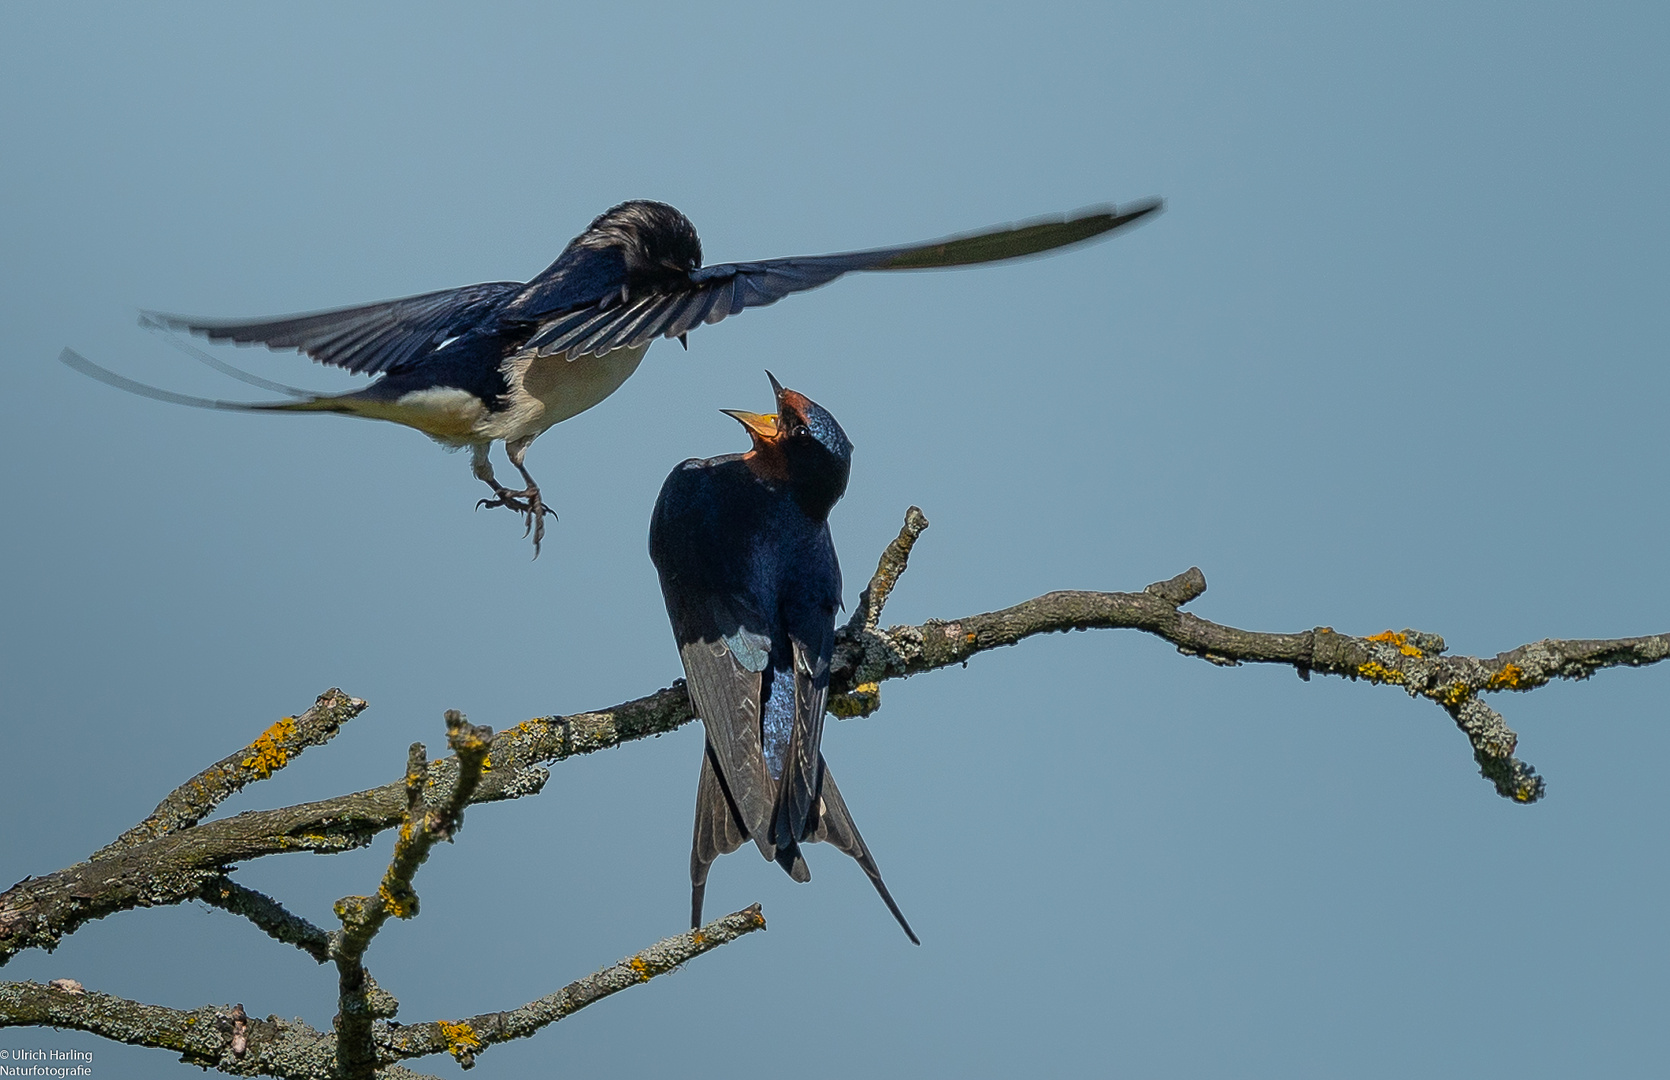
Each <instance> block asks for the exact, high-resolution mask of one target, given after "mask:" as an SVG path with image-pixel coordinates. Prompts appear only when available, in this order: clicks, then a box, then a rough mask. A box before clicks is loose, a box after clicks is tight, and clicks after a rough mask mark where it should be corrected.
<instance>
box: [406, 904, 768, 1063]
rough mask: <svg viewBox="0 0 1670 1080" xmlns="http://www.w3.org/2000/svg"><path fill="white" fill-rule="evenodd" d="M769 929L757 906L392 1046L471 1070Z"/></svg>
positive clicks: (412, 1031)
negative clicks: (487, 1055)
mask: <svg viewBox="0 0 1670 1080" xmlns="http://www.w3.org/2000/svg"><path fill="white" fill-rule="evenodd" d="M764 929H765V916H764V915H762V914H760V906H759V905H758V904H754V905H753V906H751V907H747V908H744V909H743V910H741V911H738V912H735V913H733V914H730V915H726V916H724V917H723V918H720V919H715V920H713V921H712V922H710V923H708V924H707V925H706V926H703V927H702V928H701V929H700V930H691V931H689V932H688V933H683V934H679V935H678V936H677V937H670V938H667V939H665V940H663V941H659V942H656V943H655V944H654V945H651V946H650V947H649V948H647V949H645V950H643V951H642V952H639V953H635V954H634V955H632V956H629V957H627V958H626V959H624V960H622V961H620V962H619V963H616V964H613V965H611V966H609V967H606V968H604V969H603V970H601V971H598V972H595V973H593V974H591V975H588V976H586V977H585V978H583V979H580V980H578V981H576V982H571V983H569V984H568V985H567V986H565V987H563V988H562V989H561V990H558V991H557V992H556V993H554V994H550V995H548V996H546V997H542V998H540V999H539V1000H538V1001H530V1002H529V1003H528V1004H526V1005H523V1006H522V1007H521V1008H519V1009H510V1010H508V1011H505V1012H496V1013H483V1014H482V1015H480V1016H472V1017H470V1018H469V1019H467V1020H460V1021H458V1022H457V1023H451V1024H449V1023H447V1022H445V1021H436V1022H435V1023H432V1024H412V1025H410V1026H406V1027H401V1028H398V1029H394V1030H393V1031H392V1032H391V1033H390V1035H391V1037H390V1039H389V1042H388V1044H387V1046H388V1050H389V1052H390V1053H391V1054H392V1055H393V1056H394V1057H395V1058H397V1059H403V1058H409V1057H420V1056H422V1055H424V1054H435V1053H439V1052H441V1051H443V1050H445V1051H447V1052H449V1053H451V1054H452V1056H453V1057H455V1058H457V1059H458V1061H459V1063H460V1064H462V1065H463V1066H464V1067H465V1068H466V1069H467V1068H469V1067H470V1066H471V1065H473V1064H474V1063H475V1055H476V1054H478V1053H480V1052H481V1051H482V1050H483V1049H485V1048H486V1047H488V1046H492V1045H493V1044H495V1043H502V1042H509V1041H510V1040H512V1039H523V1038H526V1037H528V1036H529V1035H532V1034H534V1033H535V1032H537V1031H539V1030H540V1029H541V1028H543V1027H546V1026H548V1025H550V1024H554V1023H556V1022H557V1021H558V1020H561V1019H562V1018H563V1017H565V1016H572V1015H573V1014H574V1013H576V1012H578V1011H580V1010H581V1009H583V1008H585V1007H586V1006H587V1005H590V1004H591V1003H592V1002H594V1001H601V1000H603V999H604V998H606V997H608V996H609V995H610V994H615V993H619V992H620V991H622V990H625V989H626V988H627V987H629V986H635V985H637V984H638V983H644V982H649V980H651V979H653V978H655V976H657V975H663V974H665V973H667V972H669V971H672V970H673V969H674V968H677V967H678V966H679V965H681V964H684V963H686V962H687V961H689V960H692V959H694V958H696V957H698V956H700V955H702V954H703V953H705V952H708V951H710V950H712V949H717V948H718V947H719V946H721V945H725V944H728V943H730V942H732V941H735V940H736V939H737V938H739V937H741V936H742V935H744V934H751V933H753V932H754V931H755V930H764Z"/></svg>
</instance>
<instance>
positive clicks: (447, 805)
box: [330, 709, 493, 1080]
mask: <svg viewBox="0 0 1670 1080" xmlns="http://www.w3.org/2000/svg"><path fill="white" fill-rule="evenodd" d="M446 741H447V745H448V746H450V747H451V748H452V752H453V753H454V754H455V755H457V761H458V768H457V770H456V772H457V774H458V775H457V779H456V780H455V781H454V783H453V785H452V791H451V793H450V794H449V795H448V796H447V798H446V800H445V802H444V803H443V804H442V805H441V807H440V808H439V809H431V808H430V807H429V806H428V805H427V803H426V802H425V795H426V794H427V789H428V786H429V758H428V756H427V754H426V752H425V751H424V748H423V744H422V743H413V744H412V746H411V749H410V751H409V752H408V753H407V755H406V815H405V818H404V819H403V820H402V821H401V823H400V837H399V839H397V840H396V841H395V842H394V854H393V856H391V857H390V859H389V865H388V869H387V870H386V871H384V872H383V882H382V884H381V885H379V886H378V888H377V895H376V896H374V897H373V896H345V897H343V898H342V899H340V900H338V901H337V902H336V917H337V918H339V919H341V920H342V932H341V933H340V934H337V935H335V937H334V938H333V939H332V941H331V950H330V952H331V958H332V959H333V960H335V961H336V970H337V984H338V993H337V997H338V1008H339V1010H340V1011H339V1012H338V1013H337V1016H336V1072H337V1075H338V1076H339V1077H341V1078H342V1080H371V1077H372V1076H373V1074H375V1073H376V1071H377V1046H376V1043H375V1041H374V1040H373V1038H372V1030H371V1027H372V1021H373V1020H376V1019H387V1018H390V1017H393V1016H394V1014H395V1012H396V1011H397V1010H398V1009H399V1007H400V1003H399V1002H397V1001H395V1000H394V998H393V996H392V995H390V994H388V993H387V992H386V991H383V990H382V989H381V988H379V987H378V986H377V984H376V981H375V980H373V979H372V978H371V975H370V974H369V973H368V972H367V971H366V970H365V951H366V950H367V949H368V948H370V947H371V939H372V938H374V937H376V936H377V932H378V931H379V930H381V929H382V928H383V924H384V923H386V922H387V921H388V920H389V917H390V916H391V915H392V916H394V917H395V918H400V919H411V918H415V917H416V916H417V913H418V896H417V890H416V889H414V888H413V887H412V879H413V878H414V877H416V876H417V872H418V868H419V867H420V866H422V865H423V864H424V861H425V860H426V859H428V858H429V852H430V850H431V849H432V848H434V846H435V844H436V843H437V842H438V841H441V840H446V841H451V840H452V837H453V835H454V834H455V833H457V832H458V830H459V829H461V828H463V827H464V807H465V806H467V805H469V802H470V796H471V795H473V794H474V793H475V789H476V786H477V784H478V783H479V782H480V780H481V767H482V765H483V764H484V763H485V762H486V760H487V751H488V749H489V748H490V747H491V746H492V744H493V729H492V728H490V727H477V726H476V725H474V724H469V723H466V722H465V720H464V715H463V714H462V713H460V712H459V711H458V710H456V709H449V710H448V711H447V714H446Z"/></svg>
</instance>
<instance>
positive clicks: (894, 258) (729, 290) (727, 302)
mask: <svg viewBox="0 0 1670 1080" xmlns="http://www.w3.org/2000/svg"><path fill="white" fill-rule="evenodd" d="M1160 205H1161V204H1160V201H1159V200H1158V199H1150V200H1147V201H1144V202H1140V203H1133V204H1131V205H1129V206H1126V207H1124V208H1120V207H1115V206H1098V207H1091V208H1089V209H1086V210H1081V211H1078V212H1077V213H1074V214H1071V215H1064V216H1057V217H1052V218H1043V219H1039V220H1035V221H1028V222H1022V223H1021V224H1018V225H1002V226H998V227H997V228H993V229H984V230H982V231H980V232H977V233H969V234H966V235H962V236H952V237H946V238H944V239H941V240H930V241H928V242H926V243H922V244H907V245H904V246H901V247H890V248H874V249H871V250H868V251H849V252H843V253H840V254H836V255H805V256H793V257H790V258H785V259H766V260H764V261H761V262H744V263H719V264H716V265H713V266H705V267H702V268H701V269H698V270H692V271H691V272H690V275H689V281H688V283H687V284H686V283H684V282H682V281H681V282H680V283H679V284H678V285H676V286H673V287H672V288H670V289H669V290H667V291H665V292H663V293H661V294H659V295H661V296H666V297H671V298H673V301H672V302H667V303H661V302H659V301H654V300H650V299H643V300H639V301H637V302H635V303H632V304H627V305H625V306H623V307H617V308H614V309H607V310H598V309H592V308H588V309H587V312H588V315H587V317H586V318H585V319H584V320H583V321H580V322H575V321H574V320H573V317H572V316H570V315H566V314H565V315H563V316H562V317H560V318H558V319H556V320H554V321H552V322H547V323H545V324H543V325H542V326H541V329H540V331H539V333H538V334H537V335H536V336H535V339H534V340H535V341H536V342H538V343H539V345H540V348H541V351H542V352H545V353H547V354H548V353H553V352H563V353H566V354H567V356H568V358H569V359H571V360H572V359H576V358H578V357H581V356H586V355H596V354H601V353H605V352H608V351H610V350H611V349H615V348H619V347H620V346H621V345H623V344H627V343H633V344H641V343H643V342H646V341H649V340H651V339H652V338H656V337H678V336H679V335H680V334H684V333H688V332H689V330H690V329H691V328H692V327H693V326H695V325H696V324H697V322H708V323H716V322H719V321H720V320H721V319H724V318H727V317H729V316H731V315H736V314H738V313H739V312H741V311H743V310H744V309H745V308H751V307H765V306H767V305H769V304H775V303H776V302H777V301H779V300H781V299H783V297H785V296H788V295H790V294H792V293H797V292H804V291H806V290H807V289H815V288H817V287H818V286H820V285H826V284H828V283H829V282H831V281H834V280H835V279H836V278H838V277H840V276H842V275H843V274H847V273H851V272H853V271H858V270H935V269H943V268H948V267H956V266H977V265H979V264H981V263H990V262H1001V261H1003V260H1006V259H1019V258H1025V257H1026V256H1029V255H1041V254H1043V253H1045V252H1048V251H1054V250H1056V249H1057V248H1063V247H1069V246H1071V245H1073V244H1082V243H1085V242H1087V241H1090V240H1094V239H1095V238H1097V237H1099V236H1104V235H1107V234H1109V233H1111V232H1113V231H1114V230H1116V229H1119V228H1121V227H1123V226H1126V225H1130V224H1132V223H1133V222H1136V221H1139V220H1141V219H1142V218H1144V217H1147V216H1148V215H1149V214H1152V213H1153V212H1154V211H1156V210H1158V209H1159V208H1160ZM697 312H700V314H699V315H698V314H697Z"/></svg>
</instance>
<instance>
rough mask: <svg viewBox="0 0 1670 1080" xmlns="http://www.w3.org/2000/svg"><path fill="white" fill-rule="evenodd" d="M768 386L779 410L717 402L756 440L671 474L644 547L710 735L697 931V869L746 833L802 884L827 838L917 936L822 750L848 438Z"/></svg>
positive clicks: (807, 404)
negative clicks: (809, 858)
mask: <svg viewBox="0 0 1670 1080" xmlns="http://www.w3.org/2000/svg"><path fill="white" fill-rule="evenodd" d="M767 376H768V377H769V376H770V373H769V372H767ZM771 387H772V389H773V390H774V391H775V392H776V395H777V412H776V414H775V415H773V416H762V415H760V414H758V413H749V412H732V411H730V410H726V412H727V413H728V414H729V415H731V416H733V417H735V418H736V419H737V420H739V421H741V422H742V425H743V426H744V427H746V428H747V429H748V434H749V435H750V436H752V438H753V443H754V448H753V449H752V450H750V451H748V452H747V453H745V454H729V455H726V456H725V457H717V458H709V459H708V460H706V461H701V460H695V459H692V460H690V461H686V462H685V463H684V464H682V465H680V466H679V467H678V468H676V469H674V470H673V471H672V474H671V475H670V476H668V477H667V482H666V483H665V484H663V485H662V487H661V496H660V498H658V499H657V500H656V502H655V515H654V517H652V518H651V519H650V526H649V556H650V559H651V560H652V561H653V562H654V563H655V568H656V570H657V571H658V572H659V573H660V575H661V594H662V596H663V597H665V598H666V601H667V616H668V618H670V619H671V620H672V623H673V637H674V638H675V639H677V641H678V652H679V658H680V659H681V660H683V661H684V674H685V680H686V684H687V685H688V687H689V690H690V698H691V700H692V701H693V702H694V703H695V706H696V712H697V713H698V714H699V715H700V716H701V718H702V724H703V726H704V727H705V728H706V731H707V740H706V747H705V749H704V751H703V754H702V776H701V780H700V781H699V783H698V784H697V786H696V831H695V837H694V839H693V841H692V843H691V850H690V885H691V892H690V925H691V926H693V927H694V926H700V925H701V922H702V894H703V893H704V892H705V891H706V889H707V872H708V867H709V866H710V865H712V863H713V860H714V859H716V858H718V857H719V856H720V855H724V854H726V853H728V852H732V851H735V850H736V849H737V848H739V847H741V846H742V843H743V841H744V840H748V839H752V840H753V841H754V843H755V844H757V845H758V846H759V849H760V852H761V853H762V854H764V855H765V857H766V858H768V859H775V860H776V861H777V862H778V863H779V864H780V865H781V866H782V867H783V869H785V870H787V871H788V872H789V876H791V877H793V878H794V879H795V880H796V881H808V880H810V879H811V873H810V872H809V871H808V870H807V869H806V860H805V859H804V858H803V857H802V856H801V853H800V845H801V844H802V843H807V842H812V841H822V842H824V843H828V844H833V845H834V846H835V847H836V848H837V849H839V850H840V851H843V852H845V853H846V854H848V855H850V856H852V857H853V858H854V859H855V860H857V862H858V865H859V866H861V867H863V869H864V873H866V874H868V875H869V877H870V881H871V883H872V884H874V885H875V887H876V892H878V893H880V894H881V898H882V900H883V902H885V903H886V904H887V908H888V910H889V911H891V912H892V913H893V917H894V918H895V919H898V920H899V925H900V926H902V927H904V931H905V933H906V934H907V935H909V937H910V940H911V941H916V935H915V934H914V933H912V932H911V929H910V924H909V923H907V922H905V917H904V916H903V915H902V914H900V912H899V906H898V905H897V904H895V903H894V902H893V897H892V896H891V895H890V894H889V893H888V891H887V886H886V885H884V884H883V883H882V880H881V871H879V870H878V869H876V861H875V859H873V858H871V857H870V849H869V848H867V847H865V846H864V839H863V837H861V836H859V835H858V829H857V827H856V826H854V825H853V823H852V815H850V814H849V813H848V812H847V805H846V803H845V802H844V801H843V800H842V799H841V793H840V791H839V790H838V789H837V788H836V787H835V778H834V777H832V776H830V775H829V766H828V765H826V764H825V763H824V760H823V753H822V749H821V743H822V741H823V711H824V703H825V702H826V701H827V700H828V699H829V656H830V653H831V652H832V651H833V649H834V647H835V611H836V609H837V608H838V607H839V606H840V604H841V568H840V566H839V564H838V563H837V562H836V561H835V546H834V544H833V543H831V542H830V539H829V511H830V508H831V507H833V506H834V505H835V503H836V501H837V500H838V499H840V497H841V494H842V493H843V492H845V491H846V489H847V473H848V471H849V470H850V468H851V465H852V444H851V443H849V442H847V436H846V433H845V432H843V431H842V430H841V425H840V424H837V423H836V422H835V418H834V417H833V416H830V415H829V413H828V412H827V411H825V410H824V409H823V408H821V407H820V406H818V405H817V404H815V403H814V402H811V401H809V400H807V399H806V398H805V397H803V396H802V395H800V394H797V393H796V392H794V391H793V390H785V389H783V388H782V387H781V386H779V385H778V384H777V380H776V379H775V378H772V379H771ZM918 944H920V942H918Z"/></svg>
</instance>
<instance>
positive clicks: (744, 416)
mask: <svg viewBox="0 0 1670 1080" xmlns="http://www.w3.org/2000/svg"><path fill="white" fill-rule="evenodd" d="M719 411H720V412H722V413H724V414H725V415H726V416H729V417H731V418H732V419H734V420H735V421H736V422H737V423H739V424H741V425H742V426H743V427H745V428H747V429H748V433H749V434H750V435H752V436H754V438H756V439H763V440H764V441H766V442H770V441H771V440H773V439H775V438H777V436H778V435H779V434H781V430H780V429H779V427H778V425H777V417H776V416H774V415H773V416H767V415H765V414H763V413H755V412H743V411H741V410H740V409H720V410H719Z"/></svg>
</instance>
